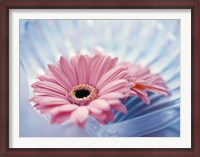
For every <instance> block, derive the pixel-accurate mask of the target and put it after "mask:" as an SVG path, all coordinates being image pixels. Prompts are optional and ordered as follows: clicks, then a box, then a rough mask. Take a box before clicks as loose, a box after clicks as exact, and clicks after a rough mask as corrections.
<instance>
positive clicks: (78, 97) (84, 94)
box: [68, 84, 97, 105]
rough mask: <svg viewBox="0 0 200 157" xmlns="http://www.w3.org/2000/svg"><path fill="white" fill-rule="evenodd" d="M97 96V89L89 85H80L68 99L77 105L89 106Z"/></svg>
mask: <svg viewBox="0 0 200 157" xmlns="http://www.w3.org/2000/svg"><path fill="white" fill-rule="evenodd" d="M96 96H97V91H96V89H95V88H94V87H93V86H91V85H88V84H79V85H77V86H75V87H73V88H72V90H71V91H70V92H69V96H68V99H69V101H70V102H71V103H74V104H77V105H87V104H89V103H90V102H91V101H92V100H94V99H95V98H96Z"/></svg>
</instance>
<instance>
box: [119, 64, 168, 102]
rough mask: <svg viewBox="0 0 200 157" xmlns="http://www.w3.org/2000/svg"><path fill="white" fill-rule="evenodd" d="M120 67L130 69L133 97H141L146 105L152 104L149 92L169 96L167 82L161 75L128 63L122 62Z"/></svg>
mask: <svg viewBox="0 0 200 157" xmlns="http://www.w3.org/2000/svg"><path fill="white" fill-rule="evenodd" d="M120 65H124V66H127V67H128V71H129V73H130V75H131V78H130V79H129V81H130V82H132V83H133V86H132V87H131V90H132V95H137V96H139V97H140V98H141V99H142V100H143V101H144V102H145V103H146V104H150V99H149V97H148V94H147V91H150V92H153V93H156V94H161V95H164V96H167V95H168V94H169V92H168V88H167V86H166V82H165V81H164V80H163V79H162V78H161V76H160V75H159V74H152V73H151V71H150V69H149V68H147V67H141V66H140V65H135V64H131V63H127V62H122V63H120Z"/></svg>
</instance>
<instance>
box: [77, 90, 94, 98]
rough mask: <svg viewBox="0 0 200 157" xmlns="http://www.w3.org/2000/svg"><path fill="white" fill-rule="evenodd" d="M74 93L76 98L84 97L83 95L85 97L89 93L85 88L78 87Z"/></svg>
mask: <svg viewBox="0 0 200 157" xmlns="http://www.w3.org/2000/svg"><path fill="white" fill-rule="evenodd" d="M74 93H75V96H76V97H77V98H84V97H87V96H88V95H90V91H88V90H86V89H78V90H76V91H75V92H74Z"/></svg>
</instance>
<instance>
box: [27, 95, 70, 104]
mask: <svg viewBox="0 0 200 157" xmlns="http://www.w3.org/2000/svg"><path fill="white" fill-rule="evenodd" d="M30 101H34V102H36V103H39V104H40V105H57V104H61V105H62V104H68V103H69V102H68V101H67V100H65V99H61V98H54V97H49V96H34V97H32V98H31V99H30Z"/></svg>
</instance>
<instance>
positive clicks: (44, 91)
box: [33, 88, 66, 99]
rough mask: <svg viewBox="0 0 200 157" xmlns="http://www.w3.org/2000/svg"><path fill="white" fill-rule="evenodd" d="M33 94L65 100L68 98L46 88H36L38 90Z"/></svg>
mask: <svg viewBox="0 0 200 157" xmlns="http://www.w3.org/2000/svg"><path fill="white" fill-rule="evenodd" d="M33 92H35V93H41V94H43V95H46V96H51V97H57V98H63V99H65V98H66V96H65V95H64V94H60V93H58V92H55V91H52V90H49V89H45V88H36V89H34V90H33Z"/></svg>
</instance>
